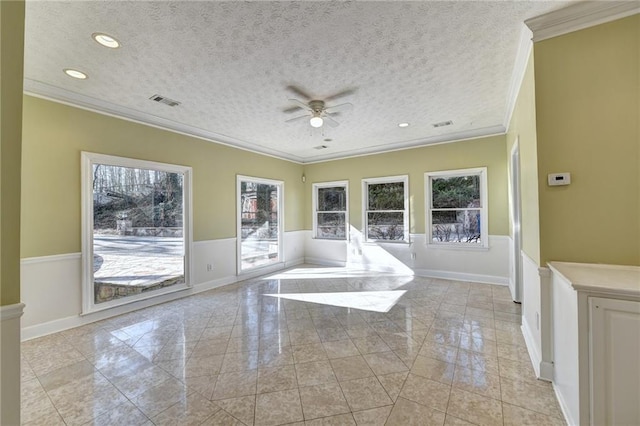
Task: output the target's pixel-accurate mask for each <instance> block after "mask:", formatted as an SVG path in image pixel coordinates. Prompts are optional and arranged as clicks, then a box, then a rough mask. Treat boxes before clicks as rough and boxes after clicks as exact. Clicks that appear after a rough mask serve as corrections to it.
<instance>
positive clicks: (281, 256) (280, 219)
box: [235, 175, 285, 276]
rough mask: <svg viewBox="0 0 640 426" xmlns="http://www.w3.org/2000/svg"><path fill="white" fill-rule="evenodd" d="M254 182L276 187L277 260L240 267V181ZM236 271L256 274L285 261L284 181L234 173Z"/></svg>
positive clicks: (243, 273) (242, 273)
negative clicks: (259, 264)
mask: <svg viewBox="0 0 640 426" xmlns="http://www.w3.org/2000/svg"><path fill="white" fill-rule="evenodd" d="M243 181H244V182H247V181H248V182H255V183H259V184H265V185H274V186H276V187H277V188H278V261H277V262H274V263H269V264H266V265H261V266H256V267H253V268H249V269H246V268H244V269H243V268H242V207H241V206H240V202H241V200H242V182H243ZM235 202H236V273H237V275H238V276H240V275H247V274H256V271H261V270H269V269H273V268H274V267H280V266H282V265H283V264H284V263H285V259H284V253H285V251H284V181H282V180H275V179H268V178H261V177H255V176H246V175H236V201H235Z"/></svg>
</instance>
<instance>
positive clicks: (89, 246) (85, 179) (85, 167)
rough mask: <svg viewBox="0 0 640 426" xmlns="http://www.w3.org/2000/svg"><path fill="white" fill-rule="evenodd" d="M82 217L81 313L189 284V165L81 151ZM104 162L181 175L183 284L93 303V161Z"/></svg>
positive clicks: (91, 311) (190, 282) (191, 266)
mask: <svg viewBox="0 0 640 426" xmlns="http://www.w3.org/2000/svg"><path fill="white" fill-rule="evenodd" d="M80 157H81V167H80V169H81V174H82V179H81V181H82V182H81V190H82V193H81V218H82V242H81V244H82V313H81V314H82V315H86V314H89V313H93V312H98V311H104V310H106V309H111V308H115V307H117V306H122V305H125V304H128V303H133V302H137V301H140V300H145V299H151V298H154V297H158V296H161V295H163V294H167V293H174V292H176V291H181V290H185V289H188V288H190V287H191V286H192V277H193V264H192V256H191V254H192V252H193V214H192V200H193V193H192V175H193V170H192V168H191V167H187V166H180V165H176V164H167V163H158V162H155V161H148V160H137V159H135V158H127V157H117V156H114V155H105V154H96V153H93V152H84V151H83V152H82V153H81V155H80ZM94 164H105V165H109V166H120V167H130V168H141V169H151V170H161V171H164V172H169V173H180V174H182V175H183V179H184V181H183V191H184V193H183V199H182V203H183V212H182V215H183V218H182V221H183V240H184V281H185V282H184V284H178V285H173V286H169V287H165V288H162V289H158V290H155V291H152V292H149V293H142V294H139V295H134V296H128V297H123V298H120V299H115V300H110V301H108V302H103V303H99V304H96V303H95V302H94V300H95V299H94V294H93V292H94V288H93V165H94Z"/></svg>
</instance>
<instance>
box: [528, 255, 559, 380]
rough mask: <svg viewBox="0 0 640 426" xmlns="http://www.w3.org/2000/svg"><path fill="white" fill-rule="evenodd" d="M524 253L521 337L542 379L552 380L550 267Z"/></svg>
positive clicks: (534, 367) (536, 371)
mask: <svg viewBox="0 0 640 426" xmlns="http://www.w3.org/2000/svg"><path fill="white" fill-rule="evenodd" d="M521 254H522V293H523V303H522V334H523V335H524V340H525V342H526V344H527V350H528V352H529V357H530V358H531V363H532V364H533V369H534V371H535V373H536V376H537V377H538V378H539V379H542V380H547V381H552V380H553V374H554V373H553V370H554V367H553V334H552V318H553V312H552V294H551V291H552V290H551V282H550V273H549V269H548V268H544V267H539V266H538V264H537V263H536V262H535V261H534V260H533V259H531V258H530V257H529V256H527V254H526V253H525V252H524V251H523V252H521Z"/></svg>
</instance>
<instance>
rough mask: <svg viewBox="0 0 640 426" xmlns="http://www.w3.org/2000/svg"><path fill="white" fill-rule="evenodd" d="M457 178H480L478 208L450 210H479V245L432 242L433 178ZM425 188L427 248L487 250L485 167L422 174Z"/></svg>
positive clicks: (487, 201)
mask: <svg viewBox="0 0 640 426" xmlns="http://www.w3.org/2000/svg"><path fill="white" fill-rule="evenodd" d="M459 176H478V177H479V178H480V207H473V208H471V207H466V208H454V209H451V210H456V211H457V210H480V217H481V220H480V240H481V244H469V243H463V242H457V241H433V223H432V216H433V215H432V212H433V211H434V210H440V209H434V208H433V207H432V205H433V187H432V181H433V178H442V177H446V178H450V177H459ZM424 186H425V217H426V220H425V230H426V231H425V240H426V245H427V246H428V247H434V248H451V249H459V250H486V249H488V248H489V206H488V205H489V199H488V190H487V167H473V168H468V169H455V170H442V171H433V172H426V173H425V174H424Z"/></svg>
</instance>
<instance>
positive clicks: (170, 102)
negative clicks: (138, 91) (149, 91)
mask: <svg viewBox="0 0 640 426" xmlns="http://www.w3.org/2000/svg"><path fill="white" fill-rule="evenodd" d="M149 99H151V100H152V101H156V102H160V103H161V104H165V105H169V106H170V107H174V106H178V105H180V102H178V101H174V100H173V99H169V98H167V97H165V96H162V95H153V96H152V97H150V98H149Z"/></svg>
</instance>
